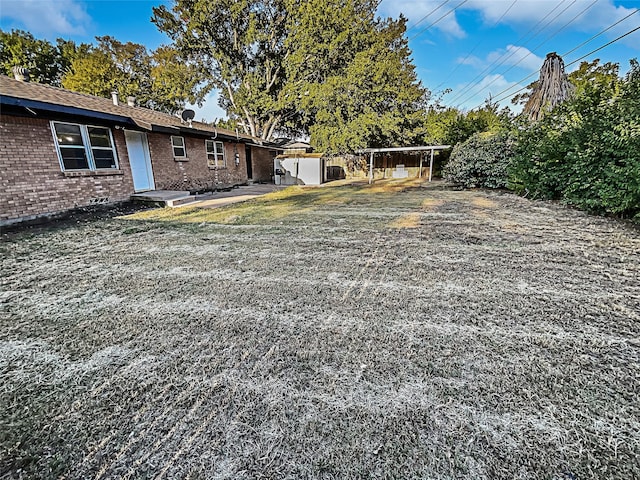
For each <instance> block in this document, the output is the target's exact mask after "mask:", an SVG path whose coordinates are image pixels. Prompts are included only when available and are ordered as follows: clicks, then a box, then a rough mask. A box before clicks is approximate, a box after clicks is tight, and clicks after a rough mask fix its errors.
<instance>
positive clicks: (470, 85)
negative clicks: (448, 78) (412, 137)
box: [451, 0, 575, 103]
mask: <svg viewBox="0 0 640 480" xmlns="http://www.w3.org/2000/svg"><path fill="white" fill-rule="evenodd" d="M574 1H575V0H574ZM560 5H561V4H560V3H558V4H557V5H556V6H555V7H554V8H553V9H551V11H549V13H547V14H546V15H545V16H544V17H543V18H542V19H540V20H539V21H538V23H536V24H535V25H534V26H533V27H531V28H530V29H529V30H528V31H527V32H526V33H525V34H524V35H522V36H521V37H520V38H518V40H516V41H515V43H516V44H517V43H520V42H521V41H522V40H524V39H525V38H527V37H528V36H529V34H530V33H531V32H532V31H534V30H535V29H537V27H538V25H540V24H541V23H542V22H544V21H545V20H546V19H547V18H548V17H549V16H550V15H551V14H552V13H553V12H554V11H555V10H556V9H558V7H560ZM555 18H557V17H555ZM543 28H544V27H543ZM534 37H535V35H534ZM524 43H526V42H524ZM500 58H502V57H500ZM500 58H497V59H496V60H494V61H493V62H492V63H491V64H489V66H487V67H486V68H485V69H484V70H482V71H481V72H480V73H479V74H478V75H476V76H475V77H474V78H473V80H471V81H470V82H469V83H468V84H467V86H466V87H464V88H463V89H462V91H460V92H459V93H458V94H457V95H456V97H455V98H454V99H453V100H451V103H455V102H456V101H457V100H459V99H460V98H462V97H463V96H465V95H466V94H467V93H468V92H469V91H470V90H471V89H473V88H475V86H477V85H479V82H477V81H478V80H480V79H481V78H482V77H483V75H484V74H485V73H487V72H488V71H489V70H491V68H492V67H494V66H496V68H497V67H499V66H500V65H502V64H503V63H504V62H505V61H506V60H507V59H508V58H509V57H507V58H505V59H503V60H502V62H500ZM498 62H500V63H498ZM496 63H498V65H496ZM494 70H495V69H494ZM491 71H493V70H491ZM476 82H477V83H476Z"/></svg>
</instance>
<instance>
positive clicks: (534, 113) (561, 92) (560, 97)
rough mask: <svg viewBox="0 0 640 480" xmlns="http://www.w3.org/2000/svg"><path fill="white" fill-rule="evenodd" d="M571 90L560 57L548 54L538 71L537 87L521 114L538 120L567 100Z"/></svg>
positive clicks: (532, 119)
mask: <svg viewBox="0 0 640 480" xmlns="http://www.w3.org/2000/svg"><path fill="white" fill-rule="evenodd" d="M573 88H574V87H573V85H572V84H571V82H569V80H568V79H567V75H566V74H565V73H564V61H563V60H562V57H560V55H557V54H556V53H555V52H553V53H549V54H547V58H546V59H545V61H544V63H543V64H542V68H541V69H540V80H539V81H538V86H537V87H536V88H535V89H534V90H533V92H531V96H530V97H529V100H528V101H527V103H526V105H525V106H524V109H523V110H522V112H523V113H524V114H525V115H527V116H528V117H529V120H531V121H534V122H535V121H537V120H540V119H541V118H542V117H543V116H544V114H545V113H547V112H549V111H551V110H552V109H553V107H555V106H556V105H558V104H560V103H562V102H564V101H565V100H566V99H567V98H569V96H571V93H572V92H573Z"/></svg>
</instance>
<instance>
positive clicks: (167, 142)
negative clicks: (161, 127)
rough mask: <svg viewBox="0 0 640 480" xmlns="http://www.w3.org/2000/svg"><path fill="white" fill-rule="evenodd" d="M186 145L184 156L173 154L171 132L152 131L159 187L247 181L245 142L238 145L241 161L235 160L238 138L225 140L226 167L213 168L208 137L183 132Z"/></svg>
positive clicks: (195, 187)
mask: <svg viewBox="0 0 640 480" xmlns="http://www.w3.org/2000/svg"><path fill="white" fill-rule="evenodd" d="M182 137H183V138H184V141H185V146H186V149H187V157H186V159H184V160H181V159H176V158H174V156H173V148H172V146H171V135H168V134H161V133H149V134H147V138H148V141H149V152H150V154H151V164H152V166H153V176H154V180H155V184H156V189H158V190H191V191H200V190H214V189H216V188H227V187H230V186H233V185H242V184H244V183H246V182H247V164H246V160H245V148H244V144H242V143H239V144H238V145H237V151H238V154H239V156H240V163H239V164H238V165H236V164H235V150H234V146H235V142H223V143H224V148H225V158H226V167H218V168H217V169H216V168H210V167H209V165H208V163H207V154H206V150H205V143H204V142H205V139H204V138H202V137H189V136H186V135H182Z"/></svg>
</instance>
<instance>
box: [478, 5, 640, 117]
mask: <svg viewBox="0 0 640 480" xmlns="http://www.w3.org/2000/svg"><path fill="white" fill-rule="evenodd" d="M636 12H637V10H636ZM634 13H635V12H634ZM638 30H640V25H638V26H637V27H636V28H634V29H633V30H629V31H628V32H627V33H625V34H623V35H620V36H619V37H618V38H614V39H613V40H611V41H610V42H608V43H605V44H604V45H602V46H601V47H598V48H596V49H595V50H591V51H590V52H589V53H587V54H585V55H583V56H581V57H580V58H577V59H575V60H574V61H573V62H571V63H568V64H567V65H566V66H567V67H570V66H571V65H575V64H576V63H578V62H579V61H580V60H584V59H585V58H587V57H588V56H589V55H593V54H594V53H596V52H599V51H600V50H602V49H603V48H605V47H608V46H609V45H611V44H613V43H615V42H617V41H618V40H621V39H623V38H624V37H626V36H628V35H631V34H632V33H633V32H637V31H638ZM529 76H532V75H529ZM512 88H513V87H512ZM526 89H527V87H522V88H521V89H519V90H516V91H515V92H513V93H510V94H509V95H506V96H504V97H502V98H499V99H497V100H494V102H495V103H500V102H501V101H503V100H506V99H507V98H510V97H513V96H514V95H515V94H516V93H520V92H521V91H523V90H526ZM509 90H510V89H509ZM481 106H482V104H480V105H477V106H475V107H474V108H472V109H471V110H475V109H476V108H479V107H481Z"/></svg>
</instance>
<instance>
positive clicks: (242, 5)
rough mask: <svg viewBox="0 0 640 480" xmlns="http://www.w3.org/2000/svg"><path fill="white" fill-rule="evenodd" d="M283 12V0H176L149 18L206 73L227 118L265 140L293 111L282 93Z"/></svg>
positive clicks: (285, 51)
mask: <svg viewBox="0 0 640 480" xmlns="http://www.w3.org/2000/svg"><path fill="white" fill-rule="evenodd" d="M287 15H288V12H287V9H286V6H285V1H284V0H266V1H257V0H176V1H175V2H174V4H173V7H172V8H171V9H169V8H167V7H166V6H164V5H162V6H160V7H157V8H154V16H153V18H152V21H153V22H155V23H156V25H157V26H158V28H159V29H160V30H162V31H164V32H165V33H167V34H168V35H169V37H170V38H171V39H172V40H173V41H174V43H175V46H176V47H177V48H178V49H179V50H180V51H181V52H182V53H183V54H184V55H185V56H186V57H187V58H189V59H190V60H191V61H193V62H194V63H196V64H197V65H198V66H200V68H201V69H202V70H203V71H204V72H206V76H205V77H204V80H205V81H206V82H207V85H208V87H209V88H210V89H211V88H217V89H219V91H220V92H221V93H220V95H221V97H220V105H221V106H222V107H223V108H224V109H225V110H226V111H227V114H228V116H229V117H230V119H232V120H234V121H236V122H237V124H238V125H239V126H241V127H242V128H243V129H244V131H245V132H246V133H249V134H251V135H254V136H256V137H262V138H270V137H271V136H272V135H273V132H274V131H275V130H276V129H277V128H278V127H279V126H281V125H282V124H283V119H285V118H287V117H289V116H291V115H292V114H294V112H293V111H294V109H293V98H290V99H289V98H287V97H286V96H285V94H284V91H283V85H284V83H285V71H284V68H283V63H284V62H285V60H286V57H287V56H288V52H287V48H286V46H285V44H284V43H285V39H286V34H287Z"/></svg>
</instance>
